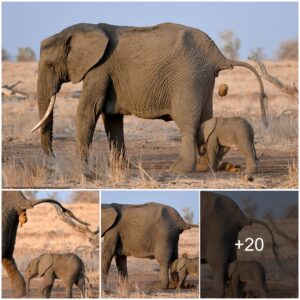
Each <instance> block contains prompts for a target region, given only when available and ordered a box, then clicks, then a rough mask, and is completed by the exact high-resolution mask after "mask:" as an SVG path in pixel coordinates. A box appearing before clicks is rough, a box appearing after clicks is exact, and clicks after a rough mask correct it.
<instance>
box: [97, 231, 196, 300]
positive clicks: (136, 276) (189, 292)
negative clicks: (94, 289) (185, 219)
mask: <svg viewBox="0 0 300 300" xmlns="http://www.w3.org/2000/svg"><path fill="white" fill-rule="evenodd" d="M184 253H187V254H188V256H189V257H199V228H192V229H190V230H186V231H184V232H183V233H182V234H181V235H180V238H179V257H181V256H182V254H184ZM127 266H128V282H126V283H122V282H120V280H119V279H118V271H117V267H116V265H115V262H114V261H113V263H112V265H111V267H110V272H109V277H108V283H107V287H108V288H109V289H110V290H112V291H113V293H111V294H106V293H104V292H102V297H105V298H156V297H157V298H199V278H198V277H197V276H196V275H188V276H187V278H186V281H185V286H187V287H188V288H185V289H181V291H180V292H176V290H175V289H167V290H163V291H162V290H159V289H157V287H156V286H157V284H158V283H159V264H158V263H157V261H156V260H155V259H144V258H135V257H128V258H127Z"/></svg>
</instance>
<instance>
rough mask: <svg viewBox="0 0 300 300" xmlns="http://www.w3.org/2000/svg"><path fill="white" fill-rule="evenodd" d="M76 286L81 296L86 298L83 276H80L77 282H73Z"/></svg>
mask: <svg viewBox="0 0 300 300" xmlns="http://www.w3.org/2000/svg"><path fill="white" fill-rule="evenodd" d="M75 284H76V285H77V287H78V288H79V289H80V292H81V296H82V298H86V292H85V291H86V287H85V279H84V277H81V278H80V279H79V280H78V282H75Z"/></svg>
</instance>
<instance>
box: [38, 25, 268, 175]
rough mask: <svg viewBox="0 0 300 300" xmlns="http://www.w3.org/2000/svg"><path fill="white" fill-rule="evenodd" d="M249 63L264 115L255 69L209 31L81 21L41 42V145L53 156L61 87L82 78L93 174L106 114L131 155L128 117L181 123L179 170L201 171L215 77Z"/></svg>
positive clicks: (119, 150)
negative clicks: (228, 54)
mask: <svg viewBox="0 0 300 300" xmlns="http://www.w3.org/2000/svg"><path fill="white" fill-rule="evenodd" d="M234 66H243V67H246V68H248V69H250V70H251V71H252V72H254V73H255V75H256V77H257V79H258V81H259V84H260V89H261V99H260V101H261V107H262V113H263V117H264V118H265V110H264V103H263V102H264V101H263V99H264V98H265V97H266V96H265V93H264V89H263V84H262V81H261V79H260V77H259V75H258V73H257V72H256V70H255V69H254V68H253V67H252V66H250V65H249V64H247V63H243V62H238V61H233V60H229V59H227V58H225V57H224V56H223V55H222V53H221V52H220V51H219V49H218V48H217V47H216V45H215V43H214V42H213V41H212V40H211V39H210V37H209V36H207V35H206V34H205V33H204V32H202V31H200V30H198V29H194V28H190V27H186V26H183V25H177V24H172V23H165V24H160V25H157V26H152V27H126V26H113V25H108V24H97V25H94V24H77V25H74V26H71V27H68V28H66V29H65V30H63V31H62V32H60V33H58V34H56V35H54V36H51V37H49V38H48V39H45V40H44V41H43V42H42V44H41V57H40V61H39V67H38V84H37V93H38V94H37V97H38V105H39V114H40V119H41V121H40V122H39V124H38V125H37V126H36V127H35V128H34V130H35V129H37V128H39V127H41V143H42V147H43V150H44V152H45V153H46V154H47V155H50V156H51V155H53V151H52V129H53V107H54V102H55V97H56V94H57V93H58V92H59V90H60V87H61V84H62V83H64V82H68V81H72V83H77V82H79V81H81V80H83V89H82V94H81V97H80V100H79V104H78V107H77V149H78V153H79V155H80V158H81V162H82V166H83V170H84V173H85V174H86V175H89V171H88V167H87V163H88V152H89V148H90V145H91V143H92V139H93V134H94V129H95V126H96V122H97V120H98V118H99V116H100V115H101V114H102V116H103V120H104V126H105V130H106V134H107V137H108V140H109V145H110V147H113V149H114V150H116V152H115V153H116V155H117V156H118V157H119V156H120V155H123V154H124V151H125V143H124V133H123V116H124V115H135V116H137V117H140V118H145V119H163V120H165V121H171V120H174V121H175V122H176V124H177V126H178V127H179V129H180V133H181V136H182V145H181V150H180V155H179V158H178V160H177V161H176V162H175V163H174V164H173V166H172V170H173V171H176V172H186V171H194V170H195V166H196V149H195V145H196V139H197V130H198V128H199V125H200V124H201V123H203V122H204V121H206V120H207V119H210V118H211V117H212V94H213V88H214V84H215V77H216V76H218V73H219V72H220V71H221V70H225V69H231V68H233V67H234Z"/></svg>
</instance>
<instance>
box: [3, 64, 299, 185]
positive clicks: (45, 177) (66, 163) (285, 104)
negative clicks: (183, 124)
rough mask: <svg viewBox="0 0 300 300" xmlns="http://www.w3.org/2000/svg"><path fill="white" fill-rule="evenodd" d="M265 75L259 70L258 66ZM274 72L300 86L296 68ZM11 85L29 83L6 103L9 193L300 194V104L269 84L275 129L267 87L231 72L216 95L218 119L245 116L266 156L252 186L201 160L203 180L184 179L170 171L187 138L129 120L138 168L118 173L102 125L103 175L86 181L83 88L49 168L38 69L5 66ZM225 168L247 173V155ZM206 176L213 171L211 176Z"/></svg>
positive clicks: (234, 156) (58, 109)
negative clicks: (262, 93) (81, 151)
mask: <svg viewBox="0 0 300 300" xmlns="http://www.w3.org/2000/svg"><path fill="white" fill-rule="evenodd" d="M251 64H253V65H254V66H255V67H256V68H257V69H258V70H259V68H258V66H257V65H256V64H255V63H254V62H251ZM265 64H266V67H267V69H268V72H269V73H270V74H272V75H273V76H275V77H277V78H278V79H279V80H280V81H282V82H283V83H285V84H288V85H291V86H292V85H293V84H294V83H297V82H298V78H297V76H298V63H297V62H295V61H284V62H280V61H276V62H275V61H268V62H265ZM2 67H3V72H2V76H3V77H2V78H3V83H5V84H13V83H15V82H17V81H18V80H21V83H20V84H19V85H18V86H17V88H18V90H19V91H21V92H24V93H26V94H28V97H27V98H26V99H22V100H18V99H16V98H14V97H8V98H6V97H4V98H3V103H2V111H3V113H2V124H3V126H2V139H3V144H2V149H3V155H2V160H3V161H2V176H3V178H2V179H3V186H4V187H51V188H53V187H74V188H82V187H87V188H99V187H100V188H120V187H121V188H215V187H217V188H296V187H297V185H298V158H297V153H298V148H297V147H298V144H297V143H298V110H297V109H298V102H297V97H295V96H291V95H288V94H286V93H284V92H282V91H281V90H279V89H278V88H277V87H275V86H274V85H272V84H271V83H269V82H268V81H266V80H264V79H263V81H264V85H265V90H266V93H267V95H268V97H269V105H268V111H269V122H270V126H269V127H268V128H267V129H266V128H264V126H263V125H262V122H261V112H260V105H259V85H258V82H257V80H256V79H255V77H254V75H253V74H252V73H251V72H250V71H248V70H246V69H244V68H236V69H234V70H231V71H223V72H221V73H220V74H219V77H218V78H217V80H216V86H215V91H214V115H215V116H224V117H231V116H242V117H245V118H247V119H248V120H249V121H250V122H251V124H252V125H253V127H254V131H255V142H256V150H257V155H258V159H259V161H258V174H255V176H254V180H253V181H252V182H250V181H247V180H245V177H244V176H243V175H242V174H240V173H230V172H226V171H222V172H216V173H215V172H212V171H210V170H209V169H208V170H207V161H206V159H205V158H199V160H198V164H197V172H194V173H189V174H184V175H178V174H174V173H171V172H169V171H168V169H169V167H170V166H171V164H172V163H173V162H174V161H175V160H176V158H177V157H178V154H179V149H180V134H179V130H178V128H177V127H176V125H175V123H174V122H164V121H162V120H143V119H138V118H136V117H133V116H126V117H125V139H126V146H127V156H128V158H129V160H130V161H131V162H132V163H133V164H132V166H131V167H130V168H125V169H121V168H110V167H109V165H108V161H109V158H110V156H111V155H110V153H109V149H108V143H107V140H106V135H105V132H104V128H103V122H102V120H101V119H100V120H99V122H98V125H97V128H96V132H95V136H94V142H93V148H92V151H91V160H90V168H91V170H93V171H94V172H95V173H96V174H97V178H96V179H95V180H93V181H86V179H85V178H83V176H82V175H81V172H80V164H79V161H78V159H77V156H76V153H75V152H76V151H75V130H76V128H75V123H76V122H75V116H76V107H77V103H78V99H74V98H72V97H71V94H72V92H74V91H75V90H80V89H81V84H78V85H72V84H71V83H68V84H65V85H63V86H62V89H61V91H60V93H59V95H58V97H57V101H56V104H55V113H54V114H55V118H54V152H55V154H56V159H55V160H54V161H47V160H46V159H45V156H44V155H43V153H42V150H41V147H40V141H39V133H34V134H30V130H31V128H32V127H33V126H34V125H35V123H36V122H37V121H38V109H37V103H36V80H37V63H36V62H17V63H15V62H4V63H3V66H2ZM222 83H226V84H227V85H228V86H229V90H228V94H227V96H226V97H220V96H218V87H219V85H220V84H222ZM225 160H226V161H228V162H230V163H232V164H234V165H242V166H244V165H245V161H244V157H243V155H242V154H241V153H240V152H239V151H237V150H236V149H232V150H231V151H230V152H229V153H228V154H227V155H226V156H225ZM205 170H206V171H205Z"/></svg>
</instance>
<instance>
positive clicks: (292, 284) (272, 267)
mask: <svg viewBox="0 0 300 300" xmlns="http://www.w3.org/2000/svg"><path fill="white" fill-rule="evenodd" d="M297 209H298V208H297ZM274 221H275V224H276V227H277V228H278V229H279V230H280V232H283V233H284V234H285V235H287V236H288V237H289V238H290V239H289V240H287V239H286V238H284V237H282V235H279V234H278V233H276V232H275V231H274V229H273V228H272V227H271V228H272V231H273V233H274V238H275V241H276V243H277V245H278V252H279V257H280V262H281V265H282V268H280V267H279V266H278V265H277V263H276V261H275V258H274V255H273V253H272V242H271V238H270V235H269V233H268V232H267V230H266V228H264V227H263V226H261V225H257V224H254V225H252V226H246V227H244V228H243V229H242V231H241V232H240V234H239V239H240V240H241V241H242V242H244V241H245V239H246V238H248V237H251V238H253V239H254V240H255V239H256V238H262V239H263V240H264V249H263V251H261V252H258V251H253V252H245V251H244V250H245V248H243V249H241V250H238V260H240V261H244V260H247V261H248V260H257V261H259V262H260V263H261V264H262V265H263V266H264V267H265V269H266V275H267V284H268V290H269V292H268V298H273V299H274V298H297V297H298V250H297V245H298V220H297V219H275V220H274ZM267 223H268V224H269V225H270V222H267ZM270 226H271V225H270ZM248 244H249V243H248ZM259 247H260V245H259ZM212 280H213V276H212V270H211V268H210V267H209V266H208V265H207V264H205V265H203V264H202V265H201V297H204V298H205V297H209V296H210V295H211V293H212ZM254 288H255V287H254V286H247V287H246V289H250V290H251V289H254Z"/></svg>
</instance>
